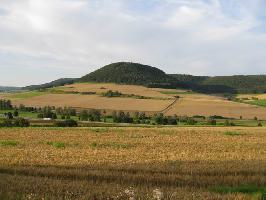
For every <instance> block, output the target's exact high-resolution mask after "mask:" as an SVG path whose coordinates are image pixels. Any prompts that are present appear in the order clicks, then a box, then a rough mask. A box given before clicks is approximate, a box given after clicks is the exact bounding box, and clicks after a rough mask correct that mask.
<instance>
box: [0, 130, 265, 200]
mask: <svg viewBox="0 0 266 200" xmlns="http://www.w3.org/2000/svg"><path fill="white" fill-rule="evenodd" d="M265 132H266V128H218V127H216V128H214V127H209V128H208V127H202V128H193V127H187V128H66V129H63V128H62V129H61V128H25V129H22V128H21V129H20V128H12V129H7V128H3V129H0V144H1V145H0V151H1V154H0V197H1V198H2V199H121V200H122V199H129V197H130V196H132V195H133V197H134V199H156V198H155V197H154V193H156V194H158V191H159V193H162V194H163V196H164V199H202V200H203V199H204V200H205V199H239V200H240V199H258V200H259V199H260V198H261V197H262V195H263V193H261V191H262V190H263V187H264V186H265V183H266V179H265V170H266V135H265ZM243 186H246V187H251V188H252V190H255V192H254V193H241V192H235V193H227V192H225V193H224V192H222V193H221V192H219V191H220V189H222V190H224V187H225V188H226V187H233V188H236V191H237V188H238V187H243ZM254 188H255V189H254ZM261 188H262V189H261ZM156 191H157V192H156ZM240 191H241V190H240Z"/></svg>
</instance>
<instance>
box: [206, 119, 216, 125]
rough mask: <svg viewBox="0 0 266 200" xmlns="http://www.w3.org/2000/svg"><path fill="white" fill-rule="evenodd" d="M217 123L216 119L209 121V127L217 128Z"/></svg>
mask: <svg viewBox="0 0 266 200" xmlns="http://www.w3.org/2000/svg"><path fill="white" fill-rule="evenodd" d="M216 124H217V122H216V120H215V119H209V120H208V121H207V125H211V126H216Z"/></svg>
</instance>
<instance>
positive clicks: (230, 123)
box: [224, 120, 235, 126]
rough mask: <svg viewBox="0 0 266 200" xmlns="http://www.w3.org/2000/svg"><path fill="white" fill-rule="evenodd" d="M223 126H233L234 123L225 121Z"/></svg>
mask: <svg viewBox="0 0 266 200" xmlns="http://www.w3.org/2000/svg"><path fill="white" fill-rule="evenodd" d="M224 125H225V126H235V123H234V122H230V121H229V120H225V123H224Z"/></svg>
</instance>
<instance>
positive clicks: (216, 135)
mask: <svg viewBox="0 0 266 200" xmlns="http://www.w3.org/2000/svg"><path fill="white" fill-rule="evenodd" d="M228 132H233V133H236V134H239V135H236V136H230V135H227V133H228ZM265 133H266V128H231V127H230V128H224V127H221V128H218V127H217V128H212V127H210V128H208V127H203V128H199V127H195V128H181V127H180V128H72V129H71V128H69V129H64V128H62V129H60V128H26V129H16V128H14V129H0V140H15V141H17V142H18V145H17V146H15V147H3V146H1V147H0V148H1V155H0V164H2V165H8V164H12V165H17V164H19V165H20V164H22V165H24V164H30V165H55V164H56V165H88V164H92V163H94V164H95V163H99V164H100V163H105V162H107V163H115V164H125V163H128V164H132V163H133V164H134V163H146V162H165V161H176V160H179V161H193V160H198V161H200V160H202V161H207V160H212V161H223V160H239V161H241V160H246V161H247V160H261V161H266V157H265V156H266V154H265V153H266V134H265ZM47 142H61V143H64V144H65V148H63V149H57V148H54V147H53V146H52V145H49V144H47Z"/></svg>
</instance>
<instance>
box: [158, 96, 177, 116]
mask: <svg viewBox="0 0 266 200" xmlns="http://www.w3.org/2000/svg"><path fill="white" fill-rule="evenodd" d="M179 99H180V98H175V100H174V101H173V102H172V103H171V104H170V105H169V106H167V107H166V108H165V109H163V110H161V111H160V112H161V113H163V114H165V113H166V112H167V111H169V110H171V109H172V108H173V107H174V105H175V104H176V102H177V101H178V100H179Z"/></svg>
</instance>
